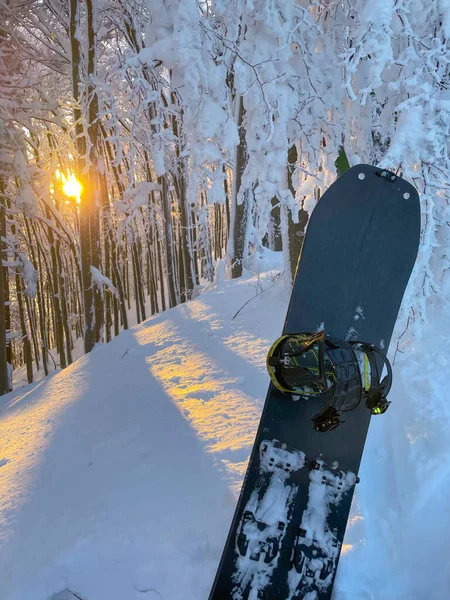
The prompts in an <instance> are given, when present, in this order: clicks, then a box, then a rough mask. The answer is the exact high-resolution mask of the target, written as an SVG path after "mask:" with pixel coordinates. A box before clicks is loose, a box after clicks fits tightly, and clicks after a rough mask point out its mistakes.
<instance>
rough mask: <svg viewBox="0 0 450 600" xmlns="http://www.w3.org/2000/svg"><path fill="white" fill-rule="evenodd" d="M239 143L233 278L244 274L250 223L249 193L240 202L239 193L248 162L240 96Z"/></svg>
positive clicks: (234, 191) (235, 180) (234, 219)
mask: <svg viewBox="0 0 450 600" xmlns="http://www.w3.org/2000/svg"><path fill="white" fill-rule="evenodd" d="M238 127H239V145H238V147H237V149H236V165H235V174H234V186H233V207H232V210H233V217H232V221H233V224H232V234H231V235H232V236H233V241H232V244H230V245H231V246H232V251H231V276H232V278H233V279H235V278H237V277H240V276H241V275H242V268H243V263H244V258H245V255H246V250H247V249H246V245H247V244H246V241H247V225H248V194H247V192H246V191H244V194H243V195H242V202H241V203H238V195H239V192H240V189H241V184H242V174H243V172H244V169H245V165H246V162H247V150H246V144H245V129H244V102H243V99H242V96H241V97H240V98H239V110H238Z"/></svg>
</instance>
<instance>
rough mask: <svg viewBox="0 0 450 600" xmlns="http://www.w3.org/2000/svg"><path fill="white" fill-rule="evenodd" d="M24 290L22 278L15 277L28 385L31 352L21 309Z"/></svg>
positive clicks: (29, 381) (31, 362)
mask: <svg viewBox="0 0 450 600" xmlns="http://www.w3.org/2000/svg"><path fill="white" fill-rule="evenodd" d="M24 293H25V291H24V288H23V283H22V278H21V277H20V275H16V294H17V302H18V304H19V317H20V327H21V329H22V340H23V362H24V363H25V364H26V367H27V380H28V383H33V355H32V352H31V343H30V336H29V334H28V330H27V326H26V322H25V311H24V308H23V296H22V294H24Z"/></svg>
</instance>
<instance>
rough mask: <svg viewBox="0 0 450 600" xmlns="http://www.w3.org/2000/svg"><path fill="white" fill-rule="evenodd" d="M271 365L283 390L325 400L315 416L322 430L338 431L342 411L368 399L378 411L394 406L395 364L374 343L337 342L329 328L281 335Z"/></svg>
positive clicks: (373, 411)
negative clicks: (391, 401)
mask: <svg viewBox="0 0 450 600" xmlns="http://www.w3.org/2000/svg"><path fill="white" fill-rule="evenodd" d="M384 367H386V370H387V374H386V376H385V377H384V378H383V379H382V380H381V375H382V372H383V368H384ZM267 369H268V372H269V375H270V378H271V380H272V382H273V384H274V386H275V387H276V388H277V389H278V390H280V391H281V392H283V393H286V394H292V395H293V396H299V397H300V398H306V399H307V398H311V397H313V398H315V399H317V400H320V401H321V402H322V403H323V407H322V409H321V410H320V412H318V413H317V414H316V415H314V417H313V418H312V421H313V425H314V429H315V430H316V431H322V432H325V431H331V430H333V429H335V428H336V427H337V426H338V425H339V424H340V423H341V422H342V421H341V420H340V415H341V414H342V413H343V412H347V411H349V410H353V409H355V408H356V407H357V406H358V405H359V404H360V402H361V400H362V399H363V400H364V401H365V403H366V406H367V408H368V409H369V410H370V412H371V414H372V415H379V414H384V413H385V412H386V410H387V409H388V407H389V404H390V403H389V401H388V400H387V395H388V393H389V390H390V388H391V384H392V368H391V365H390V363H389V361H388V359H387V357H386V355H385V354H384V353H383V352H382V351H381V350H380V349H379V348H377V347H376V346H374V345H373V344H368V343H366V342H358V341H343V340H337V339H334V338H332V337H330V336H329V335H326V334H325V330H323V329H322V330H320V331H318V332H317V333H313V334H311V333H295V334H286V335H283V336H282V337H280V338H279V339H278V340H277V341H276V342H275V343H274V344H273V345H272V347H271V348H270V350H269V354H268V356H267Z"/></svg>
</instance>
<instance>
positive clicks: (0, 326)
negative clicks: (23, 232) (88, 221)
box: [0, 175, 10, 396]
mask: <svg viewBox="0 0 450 600" xmlns="http://www.w3.org/2000/svg"><path fill="white" fill-rule="evenodd" d="M4 192H5V184H4V181H3V177H2V176H1V175H0V396H2V395H3V394H6V393H8V392H9V391H10V390H9V378H8V360H7V353H6V346H7V340H6V311H5V308H6V293H5V289H6V286H5V280H6V282H7V276H6V277H5V271H6V269H7V267H3V260H4V259H5V258H6V256H5V255H4V250H5V245H4V243H3V241H2V239H3V238H6V199H5V197H4Z"/></svg>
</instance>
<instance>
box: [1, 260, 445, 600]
mask: <svg viewBox="0 0 450 600" xmlns="http://www.w3.org/2000/svg"><path fill="white" fill-rule="evenodd" d="M270 266H271V267H272V268H271V269H270V270H268V271H266V272H265V273H264V274H263V275H262V276H261V278H260V279H258V278H256V277H254V278H247V279H243V280H240V281H237V282H229V281H225V282H222V283H219V284H218V285H217V286H216V287H215V288H214V289H213V290H211V291H209V292H207V293H204V294H202V295H201V296H199V297H198V298H197V299H196V300H194V301H192V302H189V303H188V304H185V305H183V306H179V307H177V308H175V309H172V310H170V311H167V312H165V313H164V314H162V315H159V316H156V317H153V318H151V319H149V320H148V321H146V322H145V323H143V324H142V325H140V326H138V327H135V328H134V329H132V330H130V331H128V332H125V333H123V334H121V335H120V337H119V338H117V339H116V340H114V341H113V342H112V343H111V344H108V345H107V346H104V347H98V348H97V349H96V350H95V351H94V352H93V353H92V354H91V355H90V356H87V357H82V358H81V359H79V360H78V361H77V362H76V363H74V364H73V365H72V366H71V367H69V368H67V369H66V370H65V371H64V372H59V373H56V374H54V375H52V376H51V377H50V378H49V379H47V380H46V381H41V382H39V383H37V384H34V385H32V386H29V387H23V388H21V389H19V390H17V391H15V392H12V393H11V394H8V395H7V396H3V397H2V398H0V431H1V437H0V599H1V600H47V598H48V597H49V596H51V594H53V593H55V592H57V591H58V590H62V589H64V588H70V589H71V590H73V591H75V592H76V593H77V594H78V595H79V596H80V597H82V598H83V599H85V600H161V599H163V600H206V599H207V597H208V593H209V588H210V585H211V583H212V579H213V577H214V574H215V569H216V566H217V563H218V560H219V558H220V555H221V551H222V547H223V543H224V540H225V537H226V534H227V531H228V527H229V524H230V520H231V517H232V514H233V509H234V505H235V502H236V497H237V493H238V490H239V487H240V484H241V482H242V478H243V474H244V471H245V466H246V461H247V460H248V456H249V453H250V449H251V445H252V441H253V436H254V434H255V431H256V427H257V423H258V419H259V415H260V411H261V408H262V403H263V400H264V397H265V393H266V388H267V384H268V376H267V374H266V372H265V355H266V352H267V349H268V348H269V346H270V344H271V342H272V341H273V340H274V339H275V338H276V337H277V336H278V335H279V333H280V331H281V328H282V322H283V319H284V315H285V310H286V305H287V300H288V290H287V289H286V286H285V284H284V283H283V279H281V280H279V281H278V282H276V283H275V284H273V277H274V275H275V274H276V273H277V272H278V270H279V264H278V263H276V262H275V263H273V264H272V265H269V267H270ZM258 286H259V287H258ZM261 286H262V287H263V288H264V289H266V291H265V292H264V293H262V294H261V295H259V296H258V297H256V298H255V299H253V300H251V302H249V303H248V304H247V305H246V306H245V307H244V308H243V309H242V310H241V312H240V313H239V314H238V316H237V317H236V318H235V319H234V320H233V319H232V317H233V315H234V314H235V313H236V312H237V311H238V309H239V308H241V307H242V305H243V304H244V303H245V302H246V301H247V300H248V299H250V298H251V297H252V296H254V295H255V292H256V291H257V289H260V287H261ZM449 326H450V318H448V317H446V316H445V315H443V314H442V313H438V314H432V318H431V324H430V325H429V326H428V327H427V330H426V333H425V334H424V335H423V337H422V339H421V340H420V342H416V343H415V345H413V344H412V342H410V343H408V341H407V343H406V344H404V346H403V347H402V349H403V350H404V352H405V353H404V354H402V355H397V360H396V365H395V368H394V374H395V378H396V381H395V387H394V389H393V391H392V393H391V399H392V400H393V406H392V408H391V409H390V410H389V411H388V413H387V414H386V416H385V417H382V418H379V419H373V420H372V425H371V430H370V433H369V438H368V442H367V445H366V451H365V455H364V459H363V464H362V468H361V472H360V475H361V483H360V484H359V486H358V487H357V493H356V496H355V501H354V503H353V509H352V517H351V521H350V525H349V528H348V530H347V536H346V540H345V547H344V553H343V555H342V558H341V563H340V568H339V572H338V579H337V582H336V586H335V595H334V598H335V600H390V599H392V600H394V599H396V600H419V599H420V600H422V599H423V598H424V597H426V598H427V600H445V599H447V598H449V597H450V536H449V535H448V531H449V529H450V503H449V501H448V493H449V491H450V436H449V434H448V432H449V431H450V409H449V408H448V404H447V402H446V397H447V395H448V392H447V386H446V383H447V382H446V379H447V373H448V368H449V353H448V345H449V337H450V335H449V331H450V327H449ZM404 339H405V338H404ZM280 600H281V599H280Z"/></svg>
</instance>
